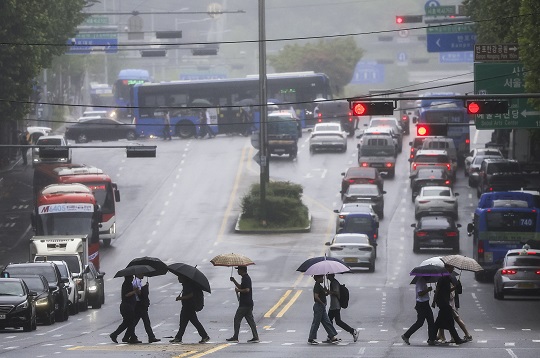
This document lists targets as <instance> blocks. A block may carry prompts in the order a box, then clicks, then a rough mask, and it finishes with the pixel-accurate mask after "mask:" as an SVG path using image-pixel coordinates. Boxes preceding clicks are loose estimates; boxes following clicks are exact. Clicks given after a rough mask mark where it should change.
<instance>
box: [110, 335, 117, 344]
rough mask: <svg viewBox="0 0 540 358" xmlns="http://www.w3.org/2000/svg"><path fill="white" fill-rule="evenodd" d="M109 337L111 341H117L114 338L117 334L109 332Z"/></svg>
mask: <svg viewBox="0 0 540 358" xmlns="http://www.w3.org/2000/svg"><path fill="white" fill-rule="evenodd" d="M109 337H110V338H111V341H113V342H114V343H118V340H116V338H117V337H118V336H116V335H114V334H112V333H111V334H109Z"/></svg>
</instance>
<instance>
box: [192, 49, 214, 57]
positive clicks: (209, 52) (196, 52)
mask: <svg viewBox="0 0 540 358" xmlns="http://www.w3.org/2000/svg"><path fill="white" fill-rule="evenodd" d="M191 54H192V55H193V56H215V55H217V54H218V48H217V47H200V48H194V49H192V50H191Z"/></svg>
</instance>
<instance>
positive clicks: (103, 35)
mask: <svg viewBox="0 0 540 358" xmlns="http://www.w3.org/2000/svg"><path fill="white" fill-rule="evenodd" d="M75 38H78V39H116V38H118V34H117V33H116V32H80V33H78V34H77V35H75Z"/></svg>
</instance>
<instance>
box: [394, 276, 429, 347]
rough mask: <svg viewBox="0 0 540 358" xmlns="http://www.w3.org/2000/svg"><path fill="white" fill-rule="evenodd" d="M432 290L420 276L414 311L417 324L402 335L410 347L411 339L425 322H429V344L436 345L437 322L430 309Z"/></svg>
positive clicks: (416, 289)
mask: <svg viewBox="0 0 540 358" xmlns="http://www.w3.org/2000/svg"><path fill="white" fill-rule="evenodd" d="M431 290H432V288H431V287H428V286H427V283H426V279H425V278H424V277H422V276H418V277H417V279H416V286H415V291H416V304H415V306H414V309H415V310H416V322H414V323H413V325H412V326H411V327H410V328H409V329H408V330H407V332H405V333H404V334H402V335H401V339H403V341H404V342H405V343H406V344H407V345H409V344H410V343H409V338H411V336H412V335H413V334H414V332H416V331H418V330H419V329H420V327H422V326H423V325H424V322H425V321H427V325H428V344H429V345H430V346H432V345H435V338H436V337H435V336H436V329H435V322H434V320H433V311H432V310H431V307H429V292H431Z"/></svg>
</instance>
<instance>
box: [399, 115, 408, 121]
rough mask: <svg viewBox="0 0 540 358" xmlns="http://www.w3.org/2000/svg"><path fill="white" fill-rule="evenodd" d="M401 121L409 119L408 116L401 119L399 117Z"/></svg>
mask: <svg viewBox="0 0 540 358" xmlns="http://www.w3.org/2000/svg"><path fill="white" fill-rule="evenodd" d="M401 119H402V120H404V121H406V120H408V119H409V116H403V117H401Z"/></svg>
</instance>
